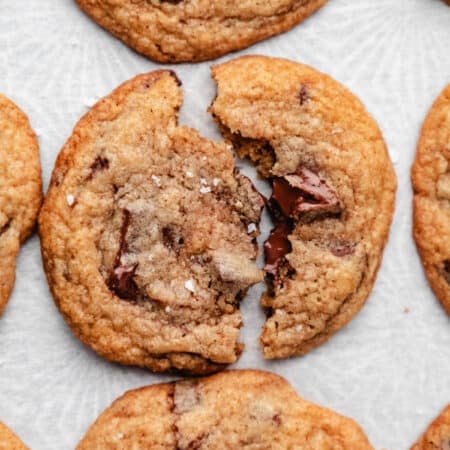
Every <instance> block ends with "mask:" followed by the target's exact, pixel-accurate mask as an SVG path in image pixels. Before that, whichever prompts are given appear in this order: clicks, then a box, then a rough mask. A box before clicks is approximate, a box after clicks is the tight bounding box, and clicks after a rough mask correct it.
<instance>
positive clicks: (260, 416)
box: [77, 370, 373, 450]
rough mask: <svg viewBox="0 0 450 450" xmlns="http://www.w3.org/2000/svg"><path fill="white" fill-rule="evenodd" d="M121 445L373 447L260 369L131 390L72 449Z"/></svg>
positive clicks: (351, 425)
mask: <svg viewBox="0 0 450 450" xmlns="http://www.w3.org/2000/svg"><path fill="white" fill-rule="evenodd" d="M121 445H122V446H125V447H127V448H128V447H129V446H133V445H136V446H138V448H165V449H180V448H184V449H188V448H189V449H190V448H196V449H211V450H214V449H225V448H226V449H232V448H233V449H234V448H247V447H250V448H254V447H255V448H256V446H257V448H264V449H268V448H294V447H295V448H297V447H298V446H301V447H302V448H303V446H305V448H311V449H312V448H314V450H326V449H330V448H337V446H339V448H340V449H341V450H356V449H358V450H373V447H372V446H371V445H370V443H369V441H368V439H367V437H366V436H365V434H364V432H363V430H362V429H361V428H360V426H359V425H358V424H357V423H356V422H354V421H353V420H352V419H350V418H347V417H344V416H341V415H340V414H338V413H336V412H334V411H332V410H329V409H326V408H323V407H320V406H317V405H315V404H313V403H310V402H308V401H306V400H304V399H303V398H301V397H300V396H299V395H298V394H297V393H296V392H295V391H294V389H293V388H292V387H291V386H290V385H289V383H288V382H287V381H286V380H285V379H284V378H282V377H280V376H278V375H275V374H271V373H268V372H262V371H258V370H242V371H225V372H221V373H220V374H217V375H213V376H211V377H208V378H203V379H202V378H200V379H195V380H185V381H177V382H174V383H171V384H158V385H153V386H148V387H143V388H140V389H137V390H134V391H129V392H127V393H125V394H124V395H123V396H122V397H120V398H119V399H117V400H116V401H115V402H113V404H112V405H111V406H110V407H108V408H107V409H106V410H105V411H104V412H103V413H102V414H101V415H100V416H99V417H98V419H97V420H96V421H95V423H94V424H93V425H92V426H91V427H90V428H89V430H88V431H87V433H86V435H85V436H84V438H83V439H82V440H81V442H80V443H79V445H78V447H77V450H90V449H92V448H96V449H98V450H110V449H116V448H120V446H121ZM133 448H135V447H133Z"/></svg>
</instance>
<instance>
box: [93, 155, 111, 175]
mask: <svg viewBox="0 0 450 450" xmlns="http://www.w3.org/2000/svg"><path fill="white" fill-rule="evenodd" d="M105 169H109V160H108V158H105V157H104V156H97V158H95V161H94V162H93V163H92V165H91V170H92V172H93V173H95V172H98V171H101V170H105Z"/></svg>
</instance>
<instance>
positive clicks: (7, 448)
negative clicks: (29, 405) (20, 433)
mask: <svg viewBox="0 0 450 450" xmlns="http://www.w3.org/2000/svg"><path fill="white" fill-rule="evenodd" d="M27 448H28V447H26V446H25V444H23V443H22V442H21V440H20V439H19V438H18V437H17V436H16V435H15V434H14V433H13V432H12V431H11V430H10V429H9V428H8V427H7V426H6V425H5V424H4V423H2V422H0V450H27Z"/></svg>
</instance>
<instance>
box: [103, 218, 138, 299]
mask: <svg viewBox="0 0 450 450" xmlns="http://www.w3.org/2000/svg"><path fill="white" fill-rule="evenodd" d="M130 223H131V213H130V211H128V210H127V209H124V210H123V221H122V227H121V229H120V243H119V250H118V251H117V254H116V259H115V261H114V269H113V271H112V273H111V275H110V277H109V280H108V287H109V289H110V290H111V291H112V292H113V293H114V294H115V295H117V297H119V298H121V299H124V300H135V299H136V297H137V295H138V287H137V285H136V283H135V281H134V280H133V277H134V275H135V273H136V269H137V267H138V264H137V263H136V264H128V265H124V264H122V256H123V255H124V254H125V253H126V252H127V251H128V243H127V239H126V237H127V233H128V228H129V227H130Z"/></svg>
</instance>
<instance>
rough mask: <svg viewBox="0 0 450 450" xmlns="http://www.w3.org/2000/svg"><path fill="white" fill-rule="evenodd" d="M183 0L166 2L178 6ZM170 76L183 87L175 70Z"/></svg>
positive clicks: (171, 71)
mask: <svg viewBox="0 0 450 450" xmlns="http://www.w3.org/2000/svg"><path fill="white" fill-rule="evenodd" d="M181 1H182V0H178V1H177V0H175V1H173V0H172V1H168V0H166V2H167V3H173V4H177V3H181ZM169 74H170V76H171V77H172V78H174V79H175V81H176V83H177V86H181V85H182V84H183V83H182V82H181V80H180V79H179V78H178V75H177V74H176V72H175V71H174V70H169Z"/></svg>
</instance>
